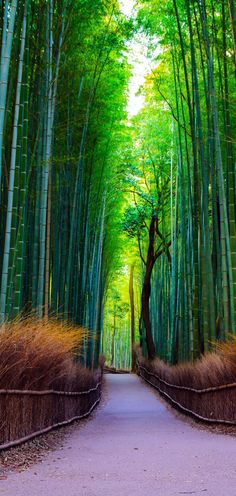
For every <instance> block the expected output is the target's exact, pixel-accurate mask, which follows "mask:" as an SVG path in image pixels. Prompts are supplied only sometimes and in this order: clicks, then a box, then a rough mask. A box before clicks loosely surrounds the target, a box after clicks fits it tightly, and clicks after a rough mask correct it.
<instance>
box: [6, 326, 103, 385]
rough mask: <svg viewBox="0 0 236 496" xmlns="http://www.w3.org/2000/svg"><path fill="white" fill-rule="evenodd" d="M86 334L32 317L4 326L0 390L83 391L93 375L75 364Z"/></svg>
mask: <svg viewBox="0 0 236 496" xmlns="http://www.w3.org/2000/svg"><path fill="white" fill-rule="evenodd" d="M86 332H87V331H85V330H84V329H83V328H75V327H74V326H72V325H71V324H68V323H65V322H59V321H57V320H54V319H49V320H39V319H37V318H35V317H32V316H31V317H27V318H25V319H24V318H19V319H16V320H15V321H13V322H8V323H5V324H4V325H3V326H1V328H0V389H29V390H44V389H58V390H68V391H75V390H78V391H80V390H83V389H86V388H87V387H88V386H90V385H92V384H93V383H94V374H93V373H92V372H90V371H89V370H87V369H84V368H83V367H82V366H81V365H79V364H78V363H76V360H75V355H77V356H78V353H79V352H80V351H79V350H80V347H81V345H82V342H83V340H84V337H85V335H86Z"/></svg>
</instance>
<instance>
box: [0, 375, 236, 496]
mask: <svg viewBox="0 0 236 496" xmlns="http://www.w3.org/2000/svg"><path fill="white" fill-rule="evenodd" d="M106 383H107V399H106V402H105V403H103V405H102V406H101V407H100V408H99V409H98V410H97V412H96V414H94V415H93V417H92V419H91V420H89V421H88V422H86V423H84V424H83V425H82V427H79V428H75V429H72V430H71V432H70V434H69V436H66V437H65V439H64V441H63V442H62V443H60V447H59V446H58V447H57V448H55V449H54V451H52V452H49V453H47V454H45V457H44V459H43V461H42V462H41V463H39V462H38V463H36V464H34V465H32V466H31V467H29V468H28V469H27V470H26V471H23V472H16V471H12V472H8V473H7V475H6V477H5V478H3V479H2V480H0V495H3V496H4V495H5V496H39V495H42V494H43V495H45V496H46V495H52V496H54V495H55V496H111V495H112V496H144V494H148V495H149V496H172V495H173V496H174V495H188V494H192V495H201V494H206V496H216V495H217V496H235V495H236V464H235V460H236V442H235V439H234V438H233V437H230V436H225V435H223V434H220V435H219V434H215V433H212V432H209V431H205V430H199V429H198V427H196V426H194V425H193V424H192V423H191V422H183V420H182V418H181V417H179V416H178V415H176V414H174V413H173V412H172V410H170V408H169V407H166V406H165V404H164V403H163V401H162V400H159V399H158V396H157V394H156V393H155V391H154V390H152V389H150V388H149V387H147V386H146V385H145V384H144V383H143V382H141V380H140V379H139V378H138V377H136V376H135V375H127V374H125V375H113V374H108V375H106Z"/></svg>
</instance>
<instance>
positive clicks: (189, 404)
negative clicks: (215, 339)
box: [136, 337, 236, 424]
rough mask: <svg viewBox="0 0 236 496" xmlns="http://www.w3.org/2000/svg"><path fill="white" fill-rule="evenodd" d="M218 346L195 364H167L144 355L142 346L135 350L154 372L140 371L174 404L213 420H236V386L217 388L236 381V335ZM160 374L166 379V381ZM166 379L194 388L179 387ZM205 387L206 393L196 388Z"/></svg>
mask: <svg viewBox="0 0 236 496" xmlns="http://www.w3.org/2000/svg"><path fill="white" fill-rule="evenodd" d="M215 350H216V351H215V352H213V353H208V354H206V355H204V356H202V357H201V358H200V359H199V360H197V361H196V362H195V363H193V364H192V363H184V364H179V365H175V366H170V365H167V364H166V363H164V362H163V361H161V360H159V359H155V360H152V361H148V360H147V359H145V358H143V357H142V355H141V351H140V350H136V353H137V356H138V359H139V362H140V363H141V365H143V366H144V367H145V369H146V370H147V371H150V372H152V373H154V374H155V376H150V374H149V373H148V372H146V370H145V369H144V370H142V374H141V375H142V376H143V377H144V378H145V379H147V380H150V379H151V381H152V384H153V385H154V387H156V388H157V389H159V391H160V392H161V393H162V394H164V395H167V398H168V399H169V400H170V399H171V400H172V402H173V403H172V404H174V405H175V406H176V404H177V405H178V406H179V407H182V408H184V411H185V412H186V411H188V412H189V413H191V414H192V415H196V416H197V417H198V418H199V417H200V418H202V419H204V420H207V421H210V422H215V421H218V422H225V421H226V422H228V423H229V422H230V423H233V424H236V410H235V404H236V388H235V387H228V388H223V389H222V388H220V389H219V388H218V386H224V385H229V384H235V383H236V338H235V337H230V340H229V341H228V342H227V343H221V344H217V345H215ZM158 377H159V378H160V379H163V380H164V381H166V382H164V383H163V382H162V381H160V380H159V379H158ZM167 383H169V384H172V385H176V386H182V387H190V388H192V389H193V390H192V391H189V390H186V389H177V388H174V387H172V386H170V385H168V384H167ZM212 388H213V389H212ZM214 388H216V389H214ZM204 389H206V390H207V391H206V392H205V393H202V392H196V391H195V390H200V391H201V390H204Z"/></svg>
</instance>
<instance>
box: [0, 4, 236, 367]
mask: <svg viewBox="0 0 236 496" xmlns="http://www.w3.org/2000/svg"><path fill="white" fill-rule="evenodd" d="M0 22H1V62H0V209H1V224H0V272H1V273H0V281H1V289H0V321H1V323H3V322H4V321H6V320H11V319H14V318H15V317H16V316H17V315H18V314H20V313H23V314H24V313H26V314H27V313H29V312H32V311H33V312H36V314H37V315H38V317H40V318H45V319H47V318H48V317H49V316H51V315H53V316H56V317H57V318H59V319H62V320H65V321H69V322H74V323H76V324H77V325H79V326H83V327H85V328H88V329H89V330H90V334H89V336H90V337H91V338H92V339H89V338H86V337H85V338H84V360H85V362H86V363H87V364H88V365H93V364H94V363H97V360H98V355H99V348H100V342H101V333H102V331H103V333H102V334H103V339H102V348H103V351H104V352H105V353H107V354H108V357H109V359H110V362H111V363H112V364H113V365H116V359H117V363H118V362H119V364H120V365H121V366H122V367H129V366H131V361H132V360H131V353H130V351H131V346H130V344H131V343H132V344H133V343H134V341H135V340H136V341H140V343H141V345H142V347H143V351H144V352H145V353H146V352H147V354H148V356H149V357H150V358H152V357H153V356H155V355H156V354H157V355H159V356H160V357H161V358H163V359H165V360H166V361H169V362H170V363H176V362H181V361H187V360H193V359H195V358H197V357H198V356H200V354H201V353H204V352H207V351H209V350H211V349H212V347H214V343H215V342H216V340H225V339H226V338H227V337H228V335H229V334H232V333H235V331H236V327H235V326H236V230H235V216H236V184H235V160H236V148H235V138H236V136H235V127H236V126H235V125H236V114H235V108H236V106H235V105H236V6H235V3H234V0H222V1H221V2H218V1H216V0H167V1H166V2H165V3H163V2H160V1H159V0H143V1H141V0H140V1H137V2H136V4H135V9H134V11H133V16H132V18H128V17H126V16H125V15H124V14H122V11H121V9H120V6H119V2H118V1H117V0H94V1H93V2H91V1H90V0H75V1H72V0H42V1H39V0H3V1H1V3H0ZM137 33H139V34H140V33H141V36H143V37H144V38H143V39H144V41H143V43H144V44H147V43H149V47H148V54H149V56H150V59H151V64H150V70H149V74H148V75H147V77H146V80H145V84H144V85H143V87H142V88H141V90H140V91H141V92H142V94H143V96H144V99H145V103H144V105H143V107H142V109H141V110H140V111H139V112H138V113H136V115H135V116H134V117H132V118H129V119H128V117H127V111H126V106H127V98H128V87H129V86H128V85H129V78H130V75H131V72H132V68H131V67H130V65H129V63H128V58H127V50H128V46H129V45H128V43H129V40H131V39H132V37H133V36H134V37H135V36H136V34H137Z"/></svg>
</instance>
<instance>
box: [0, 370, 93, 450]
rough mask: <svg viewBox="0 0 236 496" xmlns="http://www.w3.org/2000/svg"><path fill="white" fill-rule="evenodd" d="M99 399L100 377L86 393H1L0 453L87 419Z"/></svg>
mask: <svg viewBox="0 0 236 496" xmlns="http://www.w3.org/2000/svg"><path fill="white" fill-rule="evenodd" d="M100 398H101V373H98V374H97V382H96V385H95V386H94V387H92V388H90V389H88V390H86V391H80V392H77V391H73V392H71V391H68V392H67V391H54V390H48V391H28V390H25V391H21V390H9V391H8V390H0V419H1V420H0V421H1V425H0V449H6V448H10V447H12V446H15V445H17V444H20V443H22V442H25V441H28V440H29V439H31V438H33V437H36V436H38V435H40V434H43V433H46V432H48V431H50V430H51V429H53V428H55V427H59V426H62V425H66V424H69V423H71V422H72V421H74V420H79V419H82V418H84V417H87V416H88V415H89V414H90V413H91V412H92V410H93V409H94V408H95V406H96V405H97V404H98V403H99V401H100Z"/></svg>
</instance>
